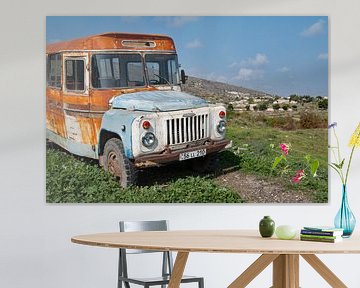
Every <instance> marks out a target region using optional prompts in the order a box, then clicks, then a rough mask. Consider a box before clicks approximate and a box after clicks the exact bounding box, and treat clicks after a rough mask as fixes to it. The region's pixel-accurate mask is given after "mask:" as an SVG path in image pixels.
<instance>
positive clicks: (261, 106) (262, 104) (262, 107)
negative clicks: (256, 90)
mask: <svg viewBox="0 0 360 288" xmlns="http://www.w3.org/2000/svg"><path fill="white" fill-rule="evenodd" d="M267 108H268V104H266V103H265V102H262V103H261V104H260V105H259V110H260V111H265V110H266V109H267Z"/></svg>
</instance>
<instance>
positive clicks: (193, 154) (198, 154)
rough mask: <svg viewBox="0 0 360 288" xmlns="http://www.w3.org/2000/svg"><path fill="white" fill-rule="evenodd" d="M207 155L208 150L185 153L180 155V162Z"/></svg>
mask: <svg viewBox="0 0 360 288" xmlns="http://www.w3.org/2000/svg"><path fill="white" fill-rule="evenodd" d="M205 155H206V149H200V150H195V151H191V152H184V153H180V155H179V161H183V160H188V159H192V158H197V157H202V156H205Z"/></svg>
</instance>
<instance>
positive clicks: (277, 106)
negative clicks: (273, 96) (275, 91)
mask: <svg viewBox="0 0 360 288" xmlns="http://www.w3.org/2000/svg"><path fill="white" fill-rule="evenodd" d="M272 107H273V109H274V110H279V109H280V104H278V103H275V104H274V105H273V106H272Z"/></svg>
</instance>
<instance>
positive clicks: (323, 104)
mask: <svg viewBox="0 0 360 288" xmlns="http://www.w3.org/2000/svg"><path fill="white" fill-rule="evenodd" d="M318 107H319V109H323V110H327V109H328V99H322V100H319V102H318Z"/></svg>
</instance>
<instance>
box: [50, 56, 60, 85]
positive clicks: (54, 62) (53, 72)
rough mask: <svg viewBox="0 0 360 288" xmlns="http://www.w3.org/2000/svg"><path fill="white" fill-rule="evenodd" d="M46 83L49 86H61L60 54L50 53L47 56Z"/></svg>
mask: <svg viewBox="0 0 360 288" xmlns="http://www.w3.org/2000/svg"><path fill="white" fill-rule="evenodd" d="M46 68H47V71H46V72H47V73H46V74H47V75H46V76H47V85H48V86H49V87H56V88H60V87H61V55H60V54H51V55H49V56H48V58H47V65H46Z"/></svg>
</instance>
